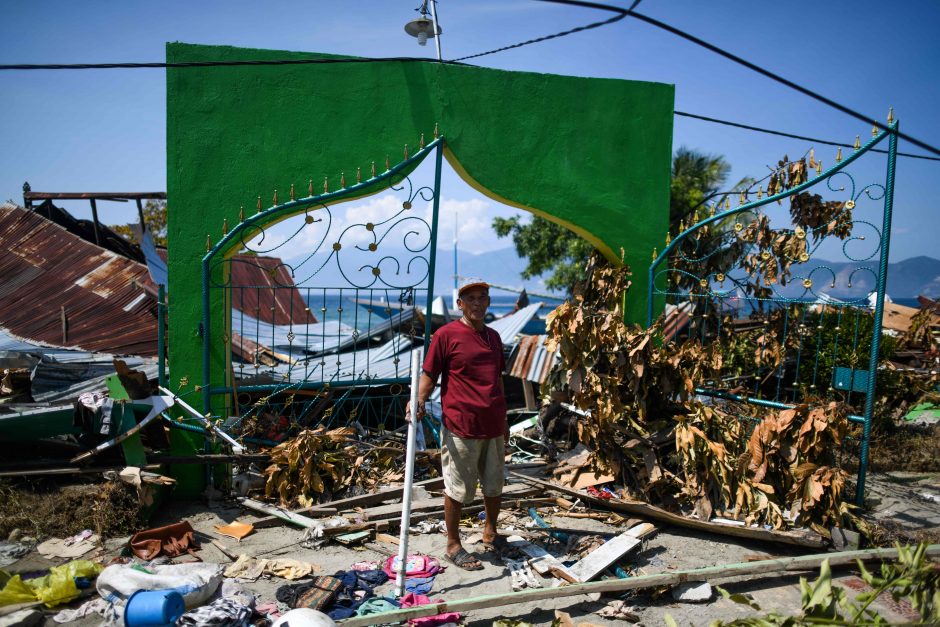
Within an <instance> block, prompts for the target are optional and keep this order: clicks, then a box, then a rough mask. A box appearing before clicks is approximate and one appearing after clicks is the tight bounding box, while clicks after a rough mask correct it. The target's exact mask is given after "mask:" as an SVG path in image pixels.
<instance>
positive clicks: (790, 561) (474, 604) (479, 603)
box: [339, 544, 940, 627]
mask: <svg viewBox="0 0 940 627" xmlns="http://www.w3.org/2000/svg"><path fill="white" fill-rule="evenodd" d="M927 555H928V556H937V555H940V544H932V545H930V546H929V547H927ZM897 556H898V552H897V550H896V549H870V550H863V551H844V552H842V553H817V554H814V555H802V556H799V557H788V558H783V559H777V560H765V561H763V562H750V563H744V564H724V565H719V566H708V567H706V568H695V569H689V570H678V571H675V572H671V573H664V574H654V575H640V576H637V577H630V578H628V579H605V580H603V581H592V582H590V583H580V584H575V585H570V586H562V587H559V588H535V589H527V590H523V591H521V592H508V593H502V594H490V595H486V596H481V597H474V598H470V599H459V600H456V601H448V602H443V603H430V604H428V605H418V606H415V607H410V608H407V609H403V610H395V611H393V612H385V613H382V614H371V615H369V616H357V617H355V618H349V619H346V620H344V621H340V622H339V625H341V627H366V626H367V625H378V624H383V623H402V622H404V621H407V620H411V619H413V618H421V617H422V616H436V615H438V614H443V613H445V612H460V613H466V612H470V611H473V610H480V609H486V608H491V607H503V606H507V605H515V604H516V603H530V602H532V601H542V600H546V599H559V598H563V597H571V596H579V595H583V594H592V593H596V592H625V591H627V590H642V589H646V588H655V587H659V586H668V585H672V584H676V583H680V582H684V581H714V580H717V579H723V578H735V579H742V578H749V579H750V578H753V577H756V576H760V575H776V574H779V573H783V572H789V571H806V570H815V569H817V568H819V566H820V565H821V564H822V563H823V562H824V561H827V560H828V561H829V565H830V566H850V565H853V564H855V562H856V560H862V561H872V560H879V561H881V560H892V559H897Z"/></svg>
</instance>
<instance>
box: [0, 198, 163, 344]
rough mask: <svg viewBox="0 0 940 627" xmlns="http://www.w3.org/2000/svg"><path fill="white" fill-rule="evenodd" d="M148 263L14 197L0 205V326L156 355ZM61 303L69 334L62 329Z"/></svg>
mask: <svg viewBox="0 0 940 627" xmlns="http://www.w3.org/2000/svg"><path fill="white" fill-rule="evenodd" d="M143 285H146V286H149V287H150V288H151V289H152V288H153V286H152V285H151V283H150V275H149V273H148V272H147V268H146V267H145V266H144V265H142V264H140V263H137V262H135V261H132V260H130V259H127V258H125V257H122V256H120V255H117V254H115V253H113V252H111V251H108V250H104V249H102V248H100V247H98V246H96V245H94V244H92V243H90V242H87V241H85V240H83V239H82V238H80V237H78V236H76V235H73V234H72V233H69V232H68V231H66V230H65V229H63V228H62V227H60V226H58V225H56V224H54V223H52V222H50V221H48V220H46V219H45V218H43V217H42V216H39V215H36V214H34V213H32V212H30V211H28V210H26V209H23V208H22V207H19V206H17V205H15V204H13V203H5V204H3V205H2V206H0V294H2V297H0V328H3V329H5V330H6V331H7V332H9V334H10V335H12V336H14V337H17V338H25V339H27V340H29V341H31V342H34V343H39V344H43V345H47V346H57V347H68V348H80V349H82V350H86V351H91V352H106V353H111V354H115V355H146V356H152V355H156V352H157V350H156V349H157V325H156V302H155V301H154V300H153V298H151V297H150V296H149V295H145V297H144V298H140V296H141V294H142V293H144V292H143V291H142V290H141V286H143ZM62 308H64V309H65V316H66V320H67V335H66V337H63V330H62Z"/></svg>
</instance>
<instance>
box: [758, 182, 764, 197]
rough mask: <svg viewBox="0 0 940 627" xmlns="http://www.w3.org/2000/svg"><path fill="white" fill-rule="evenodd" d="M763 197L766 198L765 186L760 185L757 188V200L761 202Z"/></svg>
mask: <svg viewBox="0 0 940 627" xmlns="http://www.w3.org/2000/svg"><path fill="white" fill-rule="evenodd" d="M763 197H764V186H763V185H758V186H757V200H760V199H761V198H763Z"/></svg>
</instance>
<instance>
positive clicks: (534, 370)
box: [506, 335, 560, 383]
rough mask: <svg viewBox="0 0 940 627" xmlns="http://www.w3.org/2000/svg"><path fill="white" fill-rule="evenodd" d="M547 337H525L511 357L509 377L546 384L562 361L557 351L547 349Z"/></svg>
mask: <svg viewBox="0 0 940 627" xmlns="http://www.w3.org/2000/svg"><path fill="white" fill-rule="evenodd" d="M547 337H548V336H546V335H523V336H521V337H520V338H519V343H518V345H517V346H516V348H515V349H514V350H513V352H512V354H511V355H510V356H509V363H508V364H507V365H506V369H507V371H508V372H509V376H511V377H516V378H518V379H527V380H529V381H533V382H535V383H545V380H546V379H547V378H548V375H549V373H550V372H551V371H552V367H554V365H555V364H556V363H558V361H559V360H560V356H559V355H558V353H557V352H556V351H550V350H548V349H547V348H546V347H545V340H546V338H547Z"/></svg>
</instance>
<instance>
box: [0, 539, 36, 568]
mask: <svg viewBox="0 0 940 627" xmlns="http://www.w3.org/2000/svg"><path fill="white" fill-rule="evenodd" d="M27 553H29V545H28V544H23V543H21V542H0V568H3V567H5V566H9V565H10V564H12V563H13V562H15V561H17V560H19V559H20V558H21V557H23V556H24V555H26V554H27Z"/></svg>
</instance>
